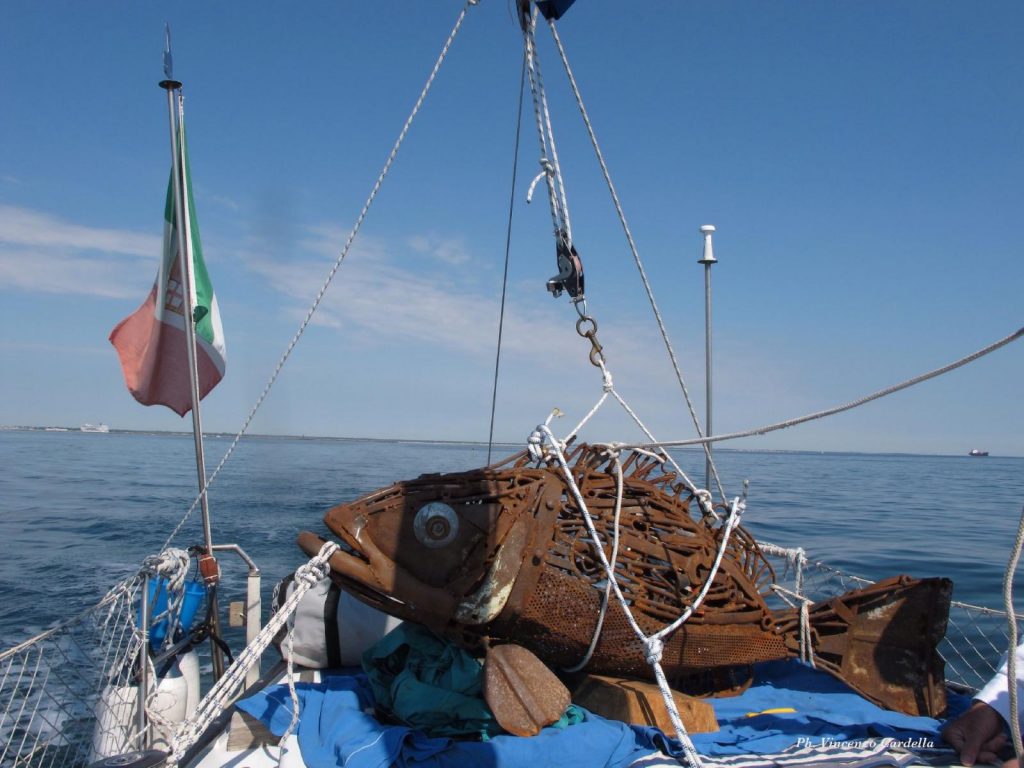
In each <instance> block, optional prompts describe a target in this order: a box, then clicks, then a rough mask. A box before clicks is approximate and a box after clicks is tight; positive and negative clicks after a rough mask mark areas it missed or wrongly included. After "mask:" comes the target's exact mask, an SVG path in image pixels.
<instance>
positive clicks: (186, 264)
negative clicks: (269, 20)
mask: <svg viewBox="0 0 1024 768" xmlns="http://www.w3.org/2000/svg"><path fill="white" fill-rule="evenodd" d="M167 35H168V45H167V51H166V52H165V54H164V73H165V74H166V75H167V77H168V79H166V80H161V81H160V84H159V85H160V87H161V88H163V89H164V90H165V91H167V111H168V118H169V120H170V127H171V163H172V167H173V173H172V178H173V179H174V212H175V220H176V222H177V226H176V227H175V229H176V231H177V236H178V265H179V268H180V269H181V275H182V279H183V283H184V284H183V285H182V293H183V295H184V302H183V303H184V310H185V340H186V346H187V347H188V371H189V384H190V385H191V390H192V437H193V439H194V440H195V452H196V473H197V475H198V478H199V503H200V507H201V509H202V516H203V543H204V546H205V549H206V555H207V556H209V557H211V558H212V557H213V532H212V529H211V527H210V505H209V503H208V501H207V495H206V458H205V456H204V453H203V426H202V421H201V419H200V415H199V365H198V362H197V360H196V332H195V320H194V319H193V306H192V294H193V293H194V290H195V289H194V276H193V274H192V261H191V259H190V254H189V253H188V250H187V249H188V238H187V237H186V236H185V230H186V227H188V226H190V221H189V218H188V206H187V205H186V202H185V194H186V190H185V184H184V183H183V182H184V173H183V167H184V160H185V155H184V149H185V136H184V131H183V130H182V121H181V115H180V113H181V111H182V109H183V108H182V107H181V106H180V99H181V83H180V82H179V81H177V80H174V79H171V66H170V30H168V32H167ZM175 93H177V94H178V98H179V109H178V112H179V114H177V115H176V114H175V109H174V94H175ZM176 118H177V119H176ZM158 300H159V299H158ZM203 575H204V576H207V574H203ZM207 599H208V600H209V617H210V619H209V620H210V625H211V626H210V629H211V637H210V655H211V657H212V660H213V676H214V679H217V680H219V679H220V678H221V676H222V675H223V674H224V657H223V656H222V654H221V649H220V647H219V646H218V645H217V642H216V640H215V639H214V638H218V639H219V638H220V617H219V611H218V610H217V585H216V582H215V581H214V582H212V583H211V582H210V581H209V580H208V581H207Z"/></svg>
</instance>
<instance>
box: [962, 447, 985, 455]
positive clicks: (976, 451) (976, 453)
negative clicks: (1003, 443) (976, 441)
mask: <svg viewBox="0 0 1024 768" xmlns="http://www.w3.org/2000/svg"><path fill="white" fill-rule="evenodd" d="M967 455H968V456H988V451H979V450H978V449H977V448H972V449H971V452H970V453H968V454H967Z"/></svg>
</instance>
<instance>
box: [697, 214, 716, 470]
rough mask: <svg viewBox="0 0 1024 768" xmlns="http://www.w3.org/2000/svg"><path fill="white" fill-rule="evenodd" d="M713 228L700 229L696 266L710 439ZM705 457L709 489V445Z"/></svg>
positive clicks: (707, 425)
mask: <svg viewBox="0 0 1024 768" xmlns="http://www.w3.org/2000/svg"><path fill="white" fill-rule="evenodd" d="M714 231H715V228H714V227H713V226H712V225H711V224H705V225H704V226H703V227H701V228H700V233H701V235H703V236H704V257H703V258H701V259H698V260H697V263H698V264H703V265H704V390H705V395H704V402H705V404H706V410H705V414H706V415H705V417H704V434H705V436H707V437H710V436H711V435H712V434H713V433H712V431H711V265H712V264H715V263H717V261H718V260H717V259H716V258H715V252H714V250H713V249H712V247H711V235H712V234H713V233H714ZM706 449H707V455H706V457H705V459H704V487H705V488H708V489H710V488H711V452H712V450H713V447H712V445H711V443H707V445H706Z"/></svg>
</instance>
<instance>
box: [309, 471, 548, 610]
mask: <svg viewBox="0 0 1024 768" xmlns="http://www.w3.org/2000/svg"><path fill="white" fill-rule="evenodd" d="M518 458H520V456H519V455H517V456H516V457H513V459H510V460H509V461H513V460H514V459H518ZM500 467H501V465H500V464H499V465H496V468H495V469H494V471H491V472H488V471H486V470H485V471H484V472H482V473H481V472H478V471H474V472H472V473H466V476H465V477H463V478H461V480H462V481H461V482H453V481H451V480H448V481H445V482H443V483H442V485H443V486H444V487H443V490H442V491H441V492H440V493H438V490H437V488H436V487H435V484H436V483H437V481H438V480H439V479H440V478H442V476H440V475H425V476H423V477H421V478H418V479H417V480H415V481H411V482H408V483H399V484H396V485H394V486H391V487H390V488H386V489H383V490H381V491H378V492H376V493H373V494H370V495H369V496H367V497H364V498H362V499H358V500H356V501H354V502H352V503H350V504H341V505H338V506H336V507H333V508H332V509H330V510H328V512H327V514H326V515H325V517H324V520H325V522H326V523H327V526H328V528H330V530H331V532H332V533H333V534H335V535H336V536H337V537H338V538H339V539H340V544H341V549H339V550H338V551H337V552H336V553H335V554H334V555H333V556H332V558H331V560H330V566H331V571H332V578H334V579H335V581H337V582H339V584H341V585H342V586H344V587H345V588H347V589H349V590H350V591H352V592H353V593H354V594H356V595H357V596H358V597H360V598H361V599H363V600H364V601H365V602H367V603H369V604H371V605H373V606H374V607H376V608H379V609H381V610H384V611H385V612H387V613H391V614H393V615H396V616H398V617H400V618H403V619H410V620H414V621H418V622H420V623H424V624H427V625H428V626H432V627H433V628H436V629H440V628H444V627H446V626H448V625H450V624H451V623H453V622H454V623H457V624H461V625H467V626H481V625H485V624H488V623H489V622H491V621H493V620H495V619H496V618H497V617H498V616H499V614H500V613H501V612H502V610H503V609H504V608H505V605H506V604H507V602H508V599H509V596H510V595H511V592H512V587H513V586H514V584H515V581H516V578H517V576H518V574H519V571H520V566H521V564H522V561H523V558H524V557H525V556H526V551H527V548H528V547H529V546H530V545H531V544H532V543H533V539H534V533H535V529H536V513H537V511H538V508H540V507H543V508H545V509H547V510H548V512H549V515H550V513H551V512H552V511H553V510H554V509H555V507H556V500H557V499H556V498H548V497H550V496H552V489H550V488H549V487H548V484H546V483H545V482H543V481H544V480H545V477H544V472H543V471H542V470H533V471H532V472H530V471H527V472H526V474H525V475H521V474H519V473H509V472H508V471H502V470H501V469H500ZM470 475H471V476H472V479H470ZM444 477H448V476H444ZM554 493H555V496H556V497H557V496H558V495H560V494H559V492H558V490H557V489H555V491H554ZM544 501H546V502H547V503H546V504H544V503H542V502H544ZM323 542H324V540H323V539H321V538H320V537H319V536H316V535H315V534H312V533H309V532H304V533H302V534H301V535H300V536H299V546H300V547H301V548H302V549H303V550H304V551H305V552H307V553H308V554H311V555H312V554H315V553H316V552H317V551H319V548H320V546H322V544H323Z"/></svg>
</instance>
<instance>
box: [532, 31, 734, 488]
mask: <svg viewBox="0 0 1024 768" xmlns="http://www.w3.org/2000/svg"><path fill="white" fill-rule="evenodd" d="M548 27H549V28H550V29H551V36H552V38H553V39H554V41H555V47H556V48H557V49H558V55H559V56H560V57H561V59H562V66H563V67H564V68H565V74H566V76H567V77H568V79H569V85H570V87H571V88H572V92H573V95H574V96H575V97H576V104H577V106H578V107H579V110H580V115H581V116H582V117H583V124H584V125H585V126H586V129H587V135H588V136H589V137H590V143H591V145H592V146H593V148H594V153H595V155H596V156H597V162H598V164H599V165H600V166H601V173H602V174H604V180H605V183H606V184H607V185H608V192H609V193H610V194H611V198H612V203H613V204H614V205H615V212H616V213H617V214H618V217H619V223H620V224H621V225H622V229H623V231H624V232H625V234H626V242H627V243H628V244H629V250H630V252H631V253H632V254H633V261H634V263H635V264H636V268H637V271H638V272H639V274H640V280H641V282H642V283H643V285H644V290H645V291H646V292H647V300H648V302H650V305H651V310H652V311H653V312H654V318H655V320H656V321H657V324H658V331H659V332H660V333H661V338H662V341H663V342H664V344H665V349H666V350H667V351H668V356H669V360H670V361H671V362H672V369H673V370H674V371H675V374H676V381H678V382H679V387H680V389H681V390H682V392H683V398H684V399H685V401H686V406H687V408H688V409H689V411H690V418H691V419H692V420H693V426H694V427H695V428H696V430H697V435H698V436H700V437H703V436H704V432H703V430H702V429H701V426H700V419H699V418H698V416H697V411H696V409H695V408H694V405H693V400H692V399H691V398H690V392H689V390H688V389H687V387H686V381H685V379H684V378H683V372H682V369H681V368H680V365H679V360H678V359H677V358H676V353H675V349H674V348H673V347H672V342H671V341H670V340H669V337H668V331H667V330H666V329H665V322H664V320H663V319H662V317H661V311H660V310H659V309H658V304H657V302H656V301H655V300H654V290H653V289H652V288H651V284H650V281H649V280H648V279H647V272H646V270H645V269H644V265H643V262H642V260H641V259H640V252H639V250H638V249H637V247H636V243H635V242H634V240H633V233H632V232H631V231H630V229H629V224H628V222H627V221H626V213H625V211H624V210H623V208H622V203H621V202H620V201H619V195H618V193H617V192H616V191H615V185H614V184H613V183H612V177H611V173H610V172H609V170H608V164H607V163H606V162H605V160H604V153H603V152H601V146H600V144H598V141H597V134H596V133H595V132H594V127H593V125H592V124H591V122H590V115H589V114H588V113H587V108H586V106H585V105H584V103H583V95H582V94H581V93H580V89H579V87H578V86H577V85H576V77H575V76H574V75H573V72H572V67H570V66H569V58H568V56H566V53H565V48H564V47H563V46H562V40H561V38H560V37H559V36H558V30H557V28H556V27H555V23H554V21H553V20H550V19H549V20H548ZM704 454H705V456H706V458H707V460H708V466H710V467H711V473H712V476H713V477H714V479H715V484H716V485H717V486H718V495H719V497H720V498H721V500H722V501H723V502H724V501H725V498H726V497H725V488H724V487H723V486H722V480H721V478H720V477H719V474H718V468H717V467H716V466H715V463H714V460H713V458H712V456H711V452H710V450H709V449H708V448H707V446H706V445H705V447H704Z"/></svg>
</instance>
